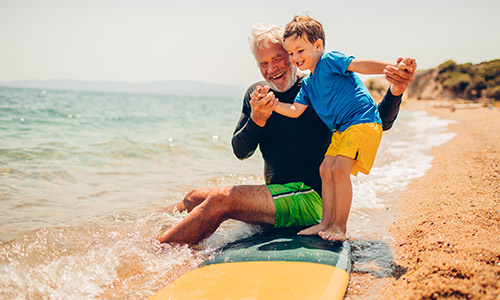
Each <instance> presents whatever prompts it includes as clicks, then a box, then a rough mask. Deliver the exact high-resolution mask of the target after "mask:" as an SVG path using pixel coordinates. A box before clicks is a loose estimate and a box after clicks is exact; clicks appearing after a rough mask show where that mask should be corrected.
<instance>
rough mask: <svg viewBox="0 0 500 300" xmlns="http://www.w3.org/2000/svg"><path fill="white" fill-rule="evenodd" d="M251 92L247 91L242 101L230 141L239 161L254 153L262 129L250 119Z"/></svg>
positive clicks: (250, 90)
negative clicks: (241, 108)
mask: <svg viewBox="0 0 500 300" xmlns="http://www.w3.org/2000/svg"><path fill="white" fill-rule="evenodd" d="M252 90H253V89H249V90H248V91H247V93H246V95H245V98H244V99H243V110H242V113H241V117H240V119H239V121H238V124H237V125H236V129H235V130H234V133H233V139H232V140H231V144H232V146H233V152H234V154H235V155H236V157H237V158H238V159H241V160H243V159H246V158H249V157H250V156H252V154H253V153H254V152H255V150H256V149H257V145H258V144H259V136H260V133H261V131H262V129H263V128H262V127H260V126H259V125H257V124H255V122H254V121H253V120H252V118H250V113H251V107H250V94H251V92H252Z"/></svg>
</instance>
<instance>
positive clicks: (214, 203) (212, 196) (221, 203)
mask: <svg viewBox="0 0 500 300" xmlns="http://www.w3.org/2000/svg"><path fill="white" fill-rule="evenodd" d="M234 193H235V187H234V186H224V187H218V188H214V189H213V190H212V191H210V193H209V194H208V195H207V197H206V199H205V201H204V203H203V210H212V211H216V212H217V213H218V214H223V215H228V214H229V213H230V212H231V209H232V208H233V207H234V204H235V203H233V200H234V199H235V197H234Z"/></svg>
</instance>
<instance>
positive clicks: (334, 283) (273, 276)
mask: <svg viewBox="0 0 500 300" xmlns="http://www.w3.org/2000/svg"><path fill="white" fill-rule="evenodd" d="M300 229H303V228H287V229H274V230H266V231H264V232H262V233H258V234H255V235H253V236H251V237H248V238H245V239H241V240H238V241H235V242H232V243H230V244H228V245H226V246H225V247H224V248H222V249H221V250H219V251H217V252H216V253H214V254H213V255H211V256H210V257H209V258H207V259H206V260H205V261H204V262H203V263H202V264H201V265H200V266H199V268H196V269H194V270H192V271H190V272H188V273H186V274H184V275H182V276H181V277H179V278H178V279H177V280H175V281H174V282H172V283H171V284H169V285H167V286H166V287H164V288H163V289H162V290H161V291H159V292H158V293H156V294H155V295H153V296H152V297H151V298H149V299H150V300H165V299H169V300H174V299H178V300H184V299H205V300H212V299H213V300H215V299H262V300H271V299H272V300H274V299H289V300H303V299H308V300H313V299H329V300H341V299H343V298H344V295H345V292H346V290H347V286H348V284H349V273H350V271H351V249H350V248H351V247H350V244H349V241H345V242H329V241H324V240H323V239H321V238H320V237H319V236H298V235H297V232H298V231H299V230H300Z"/></svg>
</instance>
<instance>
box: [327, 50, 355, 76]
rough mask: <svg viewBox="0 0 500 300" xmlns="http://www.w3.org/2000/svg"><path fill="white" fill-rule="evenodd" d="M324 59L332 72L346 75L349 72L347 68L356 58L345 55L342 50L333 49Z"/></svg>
mask: <svg viewBox="0 0 500 300" xmlns="http://www.w3.org/2000/svg"><path fill="white" fill-rule="evenodd" d="M323 59H324V61H325V64H326V66H327V67H328V70H329V71H330V72H331V73H332V74H340V75H346V74H347V72H348V71H347V68H348V67H349V65H350V64H351V61H352V60H353V59H354V56H345V55H344V54H342V53H340V52H337V51H331V52H328V53H326V54H325V55H324V57H323Z"/></svg>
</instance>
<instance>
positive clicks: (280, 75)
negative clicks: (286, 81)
mask: <svg viewBox="0 0 500 300" xmlns="http://www.w3.org/2000/svg"><path fill="white" fill-rule="evenodd" d="M283 75H285V72H281V73H279V74H276V75H274V76H271V78H272V79H279V78H281V77H283Z"/></svg>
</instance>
